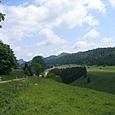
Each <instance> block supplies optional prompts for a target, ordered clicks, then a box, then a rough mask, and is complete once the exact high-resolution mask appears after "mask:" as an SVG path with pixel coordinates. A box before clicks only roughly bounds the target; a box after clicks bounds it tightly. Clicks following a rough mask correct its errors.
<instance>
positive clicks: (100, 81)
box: [71, 66, 115, 94]
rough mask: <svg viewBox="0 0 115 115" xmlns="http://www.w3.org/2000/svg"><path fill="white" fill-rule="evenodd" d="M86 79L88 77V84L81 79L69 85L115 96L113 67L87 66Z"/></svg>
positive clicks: (85, 79) (114, 70)
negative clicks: (89, 80)
mask: <svg viewBox="0 0 115 115" xmlns="http://www.w3.org/2000/svg"><path fill="white" fill-rule="evenodd" d="M87 77H90V79H91V82H90V83H87V78H83V77H81V78H79V79H78V80H76V81H74V82H73V83H71V85H74V86H80V87H84V88H90V89H94V90H97V91H103V92H107V93H112V94H115V66H105V67H103V66H88V67H87Z"/></svg>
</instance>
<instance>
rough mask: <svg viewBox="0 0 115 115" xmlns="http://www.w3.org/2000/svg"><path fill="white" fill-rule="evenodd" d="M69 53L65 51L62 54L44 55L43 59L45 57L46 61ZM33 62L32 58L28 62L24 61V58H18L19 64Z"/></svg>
mask: <svg viewBox="0 0 115 115" xmlns="http://www.w3.org/2000/svg"><path fill="white" fill-rule="evenodd" d="M68 54H69V53H65V52H63V53H61V54H59V55H57V56H56V55H51V56H49V57H46V58H44V57H42V58H43V59H44V61H46V62H47V61H49V60H53V59H57V58H60V57H63V56H66V55H68ZM31 62H32V60H30V61H28V62H26V61H24V60H23V59H19V60H18V63H19V65H22V66H23V65H25V63H28V64H29V65H30V64H31Z"/></svg>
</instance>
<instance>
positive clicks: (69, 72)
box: [49, 67, 87, 84]
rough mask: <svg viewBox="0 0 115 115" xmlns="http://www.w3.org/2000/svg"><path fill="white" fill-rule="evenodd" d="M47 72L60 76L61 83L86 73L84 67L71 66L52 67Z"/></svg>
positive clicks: (73, 79)
mask: <svg viewBox="0 0 115 115" xmlns="http://www.w3.org/2000/svg"><path fill="white" fill-rule="evenodd" d="M49 73H54V74H56V75H57V76H60V77H61V79H62V81H63V83H66V84H69V83H71V82H73V81H75V80H77V79H78V78H80V77H82V76H84V77H86V75H87V70H86V67H71V68H64V69H58V68H55V69H52V70H50V72H49Z"/></svg>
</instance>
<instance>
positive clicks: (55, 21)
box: [0, 0, 106, 44]
mask: <svg viewBox="0 0 115 115" xmlns="http://www.w3.org/2000/svg"><path fill="white" fill-rule="evenodd" d="M35 2H36V3H39V4H40V3H42V6H39V5H38V6H37V5H28V6H24V5H19V6H7V5H0V8H1V11H3V12H4V13H6V14H7V15H6V21H5V23H3V29H2V31H1V34H0V37H1V39H2V40H4V41H5V42H9V43H10V42H16V41H20V40H22V39H23V38H26V37H28V36H29V35H31V34H33V33H35V32H38V31H39V30H40V29H41V28H44V27H45V28H50V29H52V28H53V27H61V28H74V27H76V26H82V24H83V23H84V22H85V23H88V24H89V25H91V26H94V25H97V24H98V23H99V22H98V21H97V20H96V19H95V18H94V16H93V15H92V14H89V11H90V10H98V11H99V12H102V13H105V10H106V9H105V5H104V4H103V2H102V1H101V0H96V1H94V0H93V1H92V0H79V1H78V0H74V1H72V2H71V1H70V0H35ZM43 44H44V43H43Z"/></svg>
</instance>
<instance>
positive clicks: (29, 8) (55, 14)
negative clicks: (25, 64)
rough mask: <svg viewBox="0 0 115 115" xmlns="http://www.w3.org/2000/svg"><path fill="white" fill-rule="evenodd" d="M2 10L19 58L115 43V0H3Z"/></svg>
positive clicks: (4, 32) (1, 32)
mask: <svg viewBox="0 0 115 115" xmlns="http://www.w3.org/2000/svg"><path fill="white" fill-rule="evenodd" d="M0 11H1V12H3V13H5V14H6V16H5V21H4V22H1V24H2V26H3V28H2V29H0V39H1V40H2V41H3V42H4V43H6V44H9V45H10V47H11V48H12V49H13V51H14V53H15V55H16V57H17V59H20V58H23V59H24V60H26V61H28V60H31V59H32V58H33V57H34V56H36V55H41V56H44V57H47V56H49V55H58V54H60V53H62V52H68V53H76V52H78V51H86V50H91V49H95V48H99V47H101V48H102V47H114V46H115V0H74V1H73V0H2V2H1V4H0Z"/></svg>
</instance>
